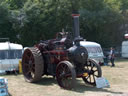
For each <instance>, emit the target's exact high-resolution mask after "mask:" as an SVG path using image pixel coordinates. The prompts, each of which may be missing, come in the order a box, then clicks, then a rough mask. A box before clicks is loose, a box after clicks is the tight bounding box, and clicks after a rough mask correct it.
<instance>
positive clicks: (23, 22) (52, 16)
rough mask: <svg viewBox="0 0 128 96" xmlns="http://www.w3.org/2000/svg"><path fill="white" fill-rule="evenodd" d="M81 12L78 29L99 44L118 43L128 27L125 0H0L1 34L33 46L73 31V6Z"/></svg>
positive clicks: (127, 8)
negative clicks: (59, 34) (56, 35)
mask: <svg viewBox="0 0 128 96" xmlns="http://www.w3.org/2000/svg"><path fill="white" fill-rule="evenodd" d="M74 9H77V10H78V11H79V13H80V33H81V36H82V37H84V38H85V39H86V40H89V41H95V42H98V43H100V44H101V45H102V47H110V46H120V44H121V42H122V40H123V35H124V33H127V27H128V24H127V22H128V18H127V17H128V1H127V0H0V38H4V37H8V38H10V41H11V42H17V43H21V44H23V45H24V46H33V45H34V44H35V43H37V42H38V41H40V40H47V39H51V38H54V36H55V34H56V33H57V32H60V31H61V30H62V29H63V28H64V29H65V30H66V31H68V32H72V17H71V13H72V10H74Z"/></svg>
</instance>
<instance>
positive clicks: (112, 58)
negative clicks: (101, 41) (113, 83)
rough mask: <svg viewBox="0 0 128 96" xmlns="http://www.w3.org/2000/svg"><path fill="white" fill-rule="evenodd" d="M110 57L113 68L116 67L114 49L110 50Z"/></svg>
mask: <svg viewBox="0 0 128 96" xmlns="http://www.w3.org/2000/svg"><path fill="white" fill-rule="evenodd" d="M109 57H110V62H111V64H112V67H114V66H115V64H114V59H115V51H114V48H112V47H111V48H110V54H109Z"/></svg>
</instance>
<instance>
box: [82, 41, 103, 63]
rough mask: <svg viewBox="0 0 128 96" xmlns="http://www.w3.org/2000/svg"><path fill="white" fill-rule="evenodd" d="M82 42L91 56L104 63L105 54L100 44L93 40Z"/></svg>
mask: <svg viewBox="0 0 128 96" xmlns="http://www.w3.org/2000/svg"><path fill="white" fill-rule="evenodd" d="M80 44H81V46H83V47H85V48H86V49H87V51H88V56H89V58H91V59H94V60H96V62H97V63H98V64H100V65H101V64H103V63H104V60H103V58H104V54H103V51H102V48H101V45H100V44H98V43H96V42H91V41H86V42H85V41H81V42H80Z"/></svg>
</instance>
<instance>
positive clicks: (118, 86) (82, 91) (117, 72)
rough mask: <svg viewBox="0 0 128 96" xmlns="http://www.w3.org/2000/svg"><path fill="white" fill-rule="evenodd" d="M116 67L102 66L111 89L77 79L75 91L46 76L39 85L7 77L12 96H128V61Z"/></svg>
mask: <svg viewBox="0 0 128 96" xmlns="http://www.w3.org/2000/svg"><path fill="white" fill-rule="evenodd" d="M115 65H116V67H110V66H102V73H103V77H105V78H106V79H107V80H108V81H109V83H110V88H102V89H98V88H96V87H92V86H88V85H85V84H84V82H83V81H82V79H77V87H76V88H75V89H73V90H64V89H62V88H60V87H59V86H58V84H57V82H56V80H55V79H53V78H52V77H50V76H45V77H43V78H42V80H41V81H40V82H38V83H34V84H32V83H27V82H25V81H24V77H23V75H17V76H16V75H6V76H3V77H5V78H7V79H8V90H9V93H10V96H128V59H125V60H116V62H115Z"/></svg>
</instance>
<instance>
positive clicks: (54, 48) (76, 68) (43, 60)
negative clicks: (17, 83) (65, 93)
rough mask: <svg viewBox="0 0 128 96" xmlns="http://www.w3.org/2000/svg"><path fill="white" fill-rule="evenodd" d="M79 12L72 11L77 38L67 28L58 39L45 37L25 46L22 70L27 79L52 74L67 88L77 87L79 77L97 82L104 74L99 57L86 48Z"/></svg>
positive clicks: (35, 79)
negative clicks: (93, 55) (94, 57)
mask: <svg viewBox="0 0 128 96" xmlns="http://www.w3.org/2000/svg"><path fill="white" fill-rule="evenodd" d="M79 16H80V15H79V14H78V13H73V14H72V17H73V22H74V23H73V25H74V28H73V31H74V38H73V39H71V37H70V35H69V34H68V33H67V32H60V33H58V34H57V37H56V39H52V40H46V41H41V42H40V43H39V44H36V45H35V46H34V47H32V48H27V49H25V51H24V53H23V57H22V70H23V75H24V77H25V80H26V81H27V82H31V83H32V82H37V81H39V80H40V79H41V78H42V76H43V75H51V76H53V77H55V78H56V80H57V82H58V85H59V86H60V87H62V88H64V89H72V88H73V87H75V84H76V78H82V79H83V81H84V82H85V83H87V84H90V85H94V86H95V85H96V82H95V78H97V77H101V75H102V71H101V67H100V65H99V64H97V63H96V62H95V60H93V59H88V52H87V50H86V48H85V47H84V46H82V45H81V44H80V42H81V41H82V42H83V41H84V40H83V38H82V37H80V32H79ZM85 43H86V41H85Z"/></svg>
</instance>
